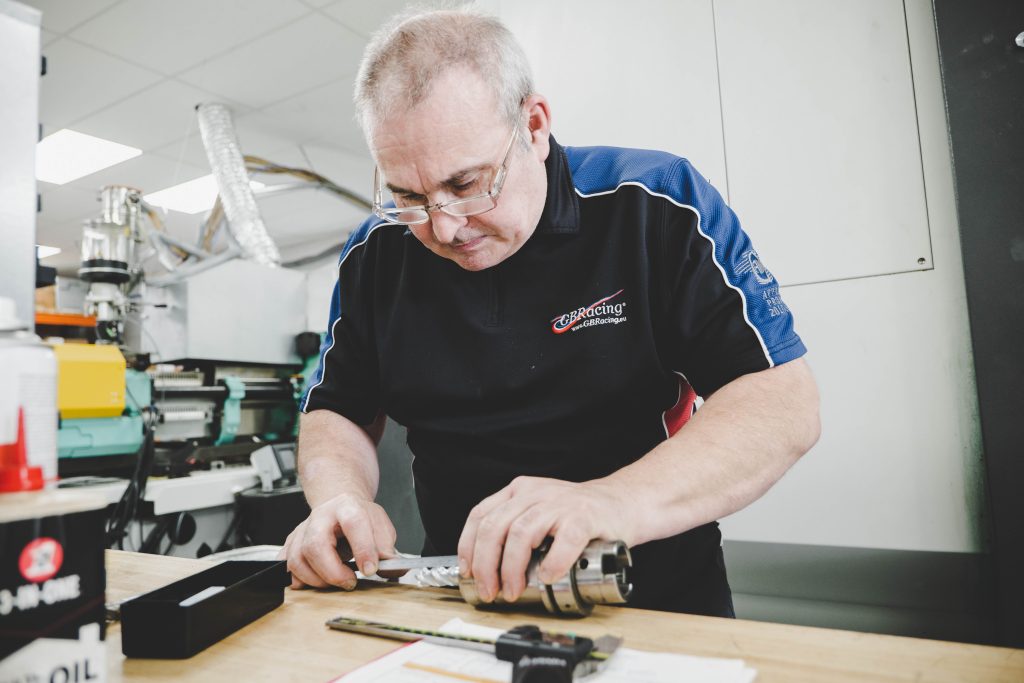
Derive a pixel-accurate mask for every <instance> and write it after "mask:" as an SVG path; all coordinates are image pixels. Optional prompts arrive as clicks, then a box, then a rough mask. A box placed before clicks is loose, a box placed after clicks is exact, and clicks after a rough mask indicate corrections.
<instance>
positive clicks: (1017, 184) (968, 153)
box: [934, 0, 1024, 647]
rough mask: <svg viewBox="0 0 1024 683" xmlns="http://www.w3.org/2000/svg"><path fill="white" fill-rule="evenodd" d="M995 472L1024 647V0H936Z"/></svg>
mask: <svg viewBox="0 0 1024 683" xmlns="http://www.w3.org/2000/svg"><path fill="white" fill-rule="evenodd" d="M934 7H935V17H936V30H937V35H938V41H939V56H940V60H941V68H942V80H943V87H944V89H945V96H946V107H947V111H948V117H949V135H950V140H951V143H952V151H953V165H954V175H955V182H956V194H957V197H956V201H957V211H958V213H959V220H960V239H961V244H962V247H963V259H964V275H965V278H966V284H967V302H968V307H969V315H970V322H971V339H972V341H973V345H974V364H975V372H976V375H977V382H978V399H979V402H980V409H981V430H982V438H983V441H984V454H985V469H986V473H987V480H988V499H989V512H990V515H991V519H990V527H991V533H992V537H991V540H992V544H991V550H992V559H993V569H994V580H995V594H996V604H995V611H996V620H997V623H996V628H997V633H998V640H999V643H1000V644H1002V645H1013V646H1017V647H1022V646H1024V429H1022V425H1024V47H1021V46H1018V45H1017V43H1016V41H1017V40H1018V35H1020V38H1019V40H1020V41H1021V42H1024V2H1022V1H1021V0H969V1H965V0H934Z"/></svg>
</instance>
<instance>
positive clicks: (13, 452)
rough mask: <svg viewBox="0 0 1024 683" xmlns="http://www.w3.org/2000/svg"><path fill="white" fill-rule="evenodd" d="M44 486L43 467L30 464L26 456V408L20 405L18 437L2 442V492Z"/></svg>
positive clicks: (0, 490) (0, 463)
mask: <svg viewBox="0 0 1024 683" xmlns="http://www.w3.org/2000/svg"><path fill="white" fill-rule="evenodd" d="M41 488H43V468H42V467H35V466H30V465H29V464H28V461H27V458H26V456H25V409H24V408H21V407H20V406H19V407H18V438H17V439H16V440H15V442H14V443H7V444H0V493H12V492H14V491H34V490H36V489H41Z"/></svg>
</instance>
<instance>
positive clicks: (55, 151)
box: [36, 128, 142, 185]
mask: <svg viewBox="0 0 1024 683" xmlns="http://www.w3.org/2000/svg"><path fill="white" fill-rule="evenodd" d="M140 154H142V150H141V149H138V148H136V147H129V146H128V145H122V144H119V143H117V142H111V141H110V140H104V139H103V138H97V137H93V136H92V135H86V134H85V133H79V132H77V131H73V130H71V129H69V128H62V129H61V130H58V131H57V132H56V133H54V134H53V135H48V136H47V137H45V138H44V139H43V140H42V141H41V142H40V143H39V144H38V145H36V178H37V179H38V180H42V181H43V182H44V183H53V184H54V185H63V184H64V183H67V182H70V181H72V180H76V179H78V178H81V177H83V176H87V175H89V174H90V173H95V172H96V171H99V170H102V169H104V168H108V167H110V166H113V165H115V164H119V163H121V162H122V161H127V160H128V159H133V158H135V157H137V156H139V155H140Z"/></svg>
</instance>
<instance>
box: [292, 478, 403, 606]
mask: <svg viewBox="0 0 1024 683" xmlns="http://www.w3.org/2000/svg"><path fill="white" fill-rule="evenodd" d="M396 537H397V534H396V533H395V526H394V525H393V524H392V523H391V520H390V519H389V518H388V515H387V513H386V512H385V511H384V508H382V507H381V506H379V505H377V504H376V503H374V502H373V501H372V500H366V499H365V498H361V497H359V496H356V495H352V494H349V493H342V494H340V495H337V496H335V497H334V498H331V499H329V500H327V501H325V502H323V503H321V504H320V505H317V506H316V507H315V508H313V510H312V511H311V512H310V513H309V517H307V518H306V521H304V522H302V524H300V525H299V526H297V527H295V530H294V531H292V532H291V533H290V534H289V535H288V539H287V540H286V541H285V542H284V548H282V549H281V553H280V554H279V555H278V559H287V560H288V571H290V572H291V574H292V588H302V587H303V586H312V587H314V588H325V587H327V586H338V587H339V588H343V589H345V590H352V589H353V588H355V587H356V575H355V572H353V571H352V570H351V569H350V568H349V567H348V566H346V565H345V563H344V562H343V561H342V559H343V557H342V556H344V558H345V559H347V558H348V557H354V558H355V560H356V565H357V566H358V567H359V569H360V571H362V572H363V574H365V575H368V576H369V575H372V574H375V573H376V572H377V565H378V563H379V561H380V560H381V559H382V558H388V557H394V556H395V555H396V554H397V551H396V550H395V539H396Z"/></svg>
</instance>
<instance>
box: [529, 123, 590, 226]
mask: <svg viewBox="0 0 1024 683" xmlns="http://www.w3.org/2000/svg"><path fill="white" fill-rule="evenodd" d="M548 140H549V142H550V145H551V151H550V152H549V153H548V158H547V159H546V160H545V161H544V167H545V169H546V170H547V175H548V194H547V200H546V201H545V202H544V211H543V213H541V215H540V221H538V223H537V229H536V230H535V231H534V234H535V235H536V234H542V235H575V234H577V233H579V231H580V204H579V198H578V197H577V196H576V192H575V189H574V185H573V182H572V172H571V171H570V170H569V160H568V159H567V158H566V156H565V150H564V149H563V148H562V146H561V145H559V144H558V143H557V142H556V141H555V136H553V135H551V136H549V137H548Z"/></svg>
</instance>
